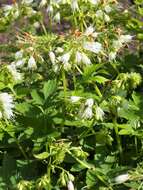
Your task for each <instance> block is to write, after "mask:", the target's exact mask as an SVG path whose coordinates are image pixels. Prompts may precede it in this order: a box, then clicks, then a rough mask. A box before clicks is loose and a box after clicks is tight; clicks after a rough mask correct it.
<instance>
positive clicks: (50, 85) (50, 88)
mask: <svg viewBox="0 0 143 190" xmlns="http://www.w3.org/2000/svg"><path fill="white" fill-rule="evenodd" d="M56 87H57V82H56V80H49V81H48V82H45V83H44V87H43V89H42V92H43V94H44V97H45V100H46V99H47V98H48V97H49V96H50V95H52V94H53V92H54V91H55V90H56Z"/></svg>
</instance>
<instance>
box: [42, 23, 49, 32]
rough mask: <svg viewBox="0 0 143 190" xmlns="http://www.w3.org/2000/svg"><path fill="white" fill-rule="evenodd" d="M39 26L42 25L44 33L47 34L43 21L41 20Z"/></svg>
mask: <svg viewBox="0 0 143 190" xmlns="http://www.w3.org/2000/svg"><path fill="white" fill-rule="evenodd" d="M41 26H42V29H43V31H44V33H45V35H48V33H47V30H46V27H45V25H44V23H43V22H42V21H41Z"/></svg>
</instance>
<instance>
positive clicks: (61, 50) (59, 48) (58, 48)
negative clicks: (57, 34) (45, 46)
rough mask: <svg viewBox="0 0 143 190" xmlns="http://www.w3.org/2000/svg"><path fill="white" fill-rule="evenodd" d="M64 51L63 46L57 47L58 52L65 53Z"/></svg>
mask: <svg viewBox="0 0 143 190" xmlns="http://www.w3.org/2000/svg"><path fill="white" fill-rule="evenodd" d="M63 52H64V50H63V48H61V47H57V49H56V53H63Z"/></svg>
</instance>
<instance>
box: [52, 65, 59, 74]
mask: <svg viewBox="0 0 143 190" xmlns="http://www.w3.org/2000/svg"><path fill="white" fill-rule="evenodd" d="M53 71H54V72H55V73H57V72H58V71H59V66H58V65H57V64H54V65H53Z"/></svg>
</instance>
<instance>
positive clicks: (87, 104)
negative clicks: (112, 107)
mask: <svg viewBox="0 0 143 190" xmlns="http://www.w3.org/2000/svg"><path fill="white" fill-rule="evenodd" d="M93 104H94V100H93V99H92V98H88V99H87V100H86V102H85V105H86V106H88V107H90V108H91V107H92V106H93Z"/></svg>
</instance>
